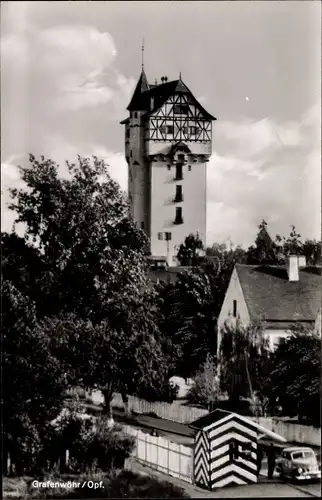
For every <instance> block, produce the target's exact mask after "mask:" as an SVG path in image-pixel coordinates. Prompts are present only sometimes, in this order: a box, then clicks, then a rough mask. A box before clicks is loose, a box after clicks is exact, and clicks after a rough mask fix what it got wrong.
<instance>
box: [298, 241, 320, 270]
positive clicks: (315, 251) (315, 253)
mask: <svg viewBox="0 0 322 500" xmlns="http://www.w3.org/2000/svg"><path fill="white" fill-rule="evenodd" d="M302 252H303V255H305V257H306V264H307V265H308V266H321V241H316V240H305V242H304V244H303V247H302Z"/></svg>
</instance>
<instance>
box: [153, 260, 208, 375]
mask: <svg viewBox="0 0 322 500" xmlns="http://www.w3.org/2000/svg"><path fill="white" fill-rule="evenodd" d="M213 286H214V283H213V282H212V277H211V276H209V275H208V274H206V273H205V272H203V271H202V270H197V269H194V270H189V271H187V272H184V273H179V275H178V279H177V281H176V283H174V284H169V285H164V292H163V301H162V306H161V307H162V309H163V312H162V320H161V324H160V330H161V332H162V335H163V338H165V339H168V342H165V343H166V350H167V353H168V357H171V356H172V359H175V367H174V366H173V372H175V373H173V374H176V375H181V376H182V377H184V378H188V377H191V376H192V375H193V374H194V373H195V372H196V371H197V370H198V368H199V367H200V365H201V364H202V363H203V362H204V361H205V359H206V356H207V353H208V352H210V353H215V352H216V318H215V316H214V293H213V289H212V288H213Z"/></svg>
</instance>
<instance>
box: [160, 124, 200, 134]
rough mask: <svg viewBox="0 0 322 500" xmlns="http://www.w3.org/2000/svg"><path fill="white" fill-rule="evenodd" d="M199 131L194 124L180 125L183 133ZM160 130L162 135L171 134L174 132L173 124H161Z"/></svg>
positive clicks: (196, 132) (197, 132)
mask: <svg viewBox="0 0 322 500" xmlns="http://www.w3.org/2000/svg"><path fill="white" fill-rule="evenodd" d="M199 131H200V128H199V127H196V126H195V125H193V126H190V127H182V132H183V133H184V134H185V135H198V134H199ZM160 132H161V134H164V135H172V134H173V133H174V126H173V125H161V127H160Z"/></svg>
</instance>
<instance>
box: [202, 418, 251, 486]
mask: <svg viewBox="0 0 322 500" xmlns="http://www.w3.org/2000/svg"><path fill="white" fill-rule="evenodd" d="M195 443H196V444H195V459H194V464H195V481H196V483H197V484H198V485H200V486H204V487H207V488H209V489H211V490H212V489H214V488H220V487H223V486H229V485H241V484H250V483H256V482H257V429H256V427H254V426H253V424H252V422H251V421H249V423H248V422H247V421H246V419H243V420H242V419H239V418H238V416H236V415H228V416H227V417H225V418H223V419H221V420H219V421H217V422H214V423H213V424H211V425H209V426H208V427H206V428H204V429H203V430H202V431H199V432H198V433H197V435H196V441H195Z"/></svg>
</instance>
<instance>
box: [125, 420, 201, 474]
mask: <svg viewBox="0 0 322 500" xmlns="http://www.w3.org/2000/svg"><path fill="white" fill-rule="evenodd" d="M124 431H125V432H127V433H128V434H130V435H131V436H134V437H135V438H136V446H135V449H134V452H133V455H132V456H134V457H135V458H136V459H137V460H138V461H139V462H142V463H143V464H146V465H148V466H149V467H151V468H153V469H155V470H158V471H160V472H163V473H165V474H168V475H169V476H173V477H177V478H179V479H182V480H183V481H187V482H188V483H192V482H193V449H192V448H190V447H188V446H183V445H181V444H176V443H173V442H172V441H170V440H168V439H165V438H162V437H159V436H151V435H150V434H145V433H144V432H142V431H140V430H138V429H134V428H133V427H130V426H125V427H124Z"/></svg>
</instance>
